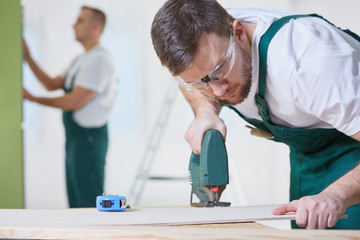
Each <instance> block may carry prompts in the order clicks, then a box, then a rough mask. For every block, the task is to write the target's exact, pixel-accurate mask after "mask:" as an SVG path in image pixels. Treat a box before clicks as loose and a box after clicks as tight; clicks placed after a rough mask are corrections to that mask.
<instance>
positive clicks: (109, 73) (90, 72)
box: [75, 52, 114, 93]
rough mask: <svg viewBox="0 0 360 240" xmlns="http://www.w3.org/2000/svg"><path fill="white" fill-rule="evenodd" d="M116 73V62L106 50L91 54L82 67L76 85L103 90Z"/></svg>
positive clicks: (97, 90)
mask: <svg viewBox="0 0 360 240" xmlns="http://www.w3.org/2000/svg"><path fill="white" fill-rule="evenodd" d="M113 74H114V64H113V62H112V59H111V57H110V56H109V55H108V54H107V53H106V52H99V53H97V54H93V55H91V56H89V58H88V59H86V60H85V61H84V63H83V64H82V66H81V67H80V70H79V73H78V74H77V77H76V78H77V81H76V83H75V85H76V86H80V87H83V88H87V89H90V90H93V91H95V92H97V93H100V92H103V91H104V90H105V88H106V86H107V85H108V82H109V81H111V79H112V77H113Z"/></svg>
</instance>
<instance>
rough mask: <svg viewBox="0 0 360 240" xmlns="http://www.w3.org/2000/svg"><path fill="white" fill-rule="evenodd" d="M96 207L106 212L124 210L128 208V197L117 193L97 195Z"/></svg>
mask: <svg viewBox="0 0 360 240" xmlns="http://www.w3.org/2000/svg"><path fill="white" fill-rule="evenodd" d="M96 208H97V209H98V210H99V211H105V212H123V211H125V209H126V198H125V197H123V196H116V195H101V196H97V197H96Z"/></svg>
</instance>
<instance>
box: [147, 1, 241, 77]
mask: <svg viewBox="0 0 360 240" xmlns="http://www.w3.org/2000/svg"><path fill="white" fill-rule="evenodd" d="M234 20H235V19H234V18H233V17H232V16H230V15H229V14H228V13H227V12H226V10H225V9H224V8H223V7H222V6H221V5H220V4H219V3H218V2H217V1H216V0H168V1H167V2H166V3H165V4H164V5H163V6H162V7H161V8H160V10H159V11H158V12H157V14H156V15H155V17H154V20H153V23H152V27H151V38H152V42H153V46H154V49H155V52H156V54H157V56H158V57H159V59H160V61H161V64H162V65H163V66H166V67H167V68H168V69H169V71H170V72H171V73H172V74H173V75H174V76H177V75H179V74H180V73H182V72H183V71H184V70H186V69H187V68H188V67H190V66H191V64H192V63H193V60H194V56H195V54H196V50H197V47H198V42H199V40H200V36H201V34H202V33H215V34H217V35H218V36H226V37H228V36H229V29H230V27H231V24H232V22H233V21H234Z"/></svg>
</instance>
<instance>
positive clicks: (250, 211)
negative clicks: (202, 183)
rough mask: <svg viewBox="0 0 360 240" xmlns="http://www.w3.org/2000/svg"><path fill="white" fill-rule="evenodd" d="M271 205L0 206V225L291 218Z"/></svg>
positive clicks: (185, 223)
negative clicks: (114, 208)
mask: <svg viewBox="0 0 360 240" xmlns="http://www.w3.org/2000/svg"><path fill="white" fill-rule="evenodd" d="M275 207H276V206H274V205H261V206H246V207H226V208H195V207H184V208H180V207H176V208H139V209H127V210H126V211H125V212H100V211H98V210H96V209H95V208H83V209H0V216H1V218H0V226H27V227H82V226H126V225H157V226H159V225H189V224H210V223H238V222H252V221H260V220H261V221H264V220H281V219H287V220H288V219H294V215H293V214H292V215H284V216H274V215H272V214H271V210H272V209H274V208H275Z"/></svg>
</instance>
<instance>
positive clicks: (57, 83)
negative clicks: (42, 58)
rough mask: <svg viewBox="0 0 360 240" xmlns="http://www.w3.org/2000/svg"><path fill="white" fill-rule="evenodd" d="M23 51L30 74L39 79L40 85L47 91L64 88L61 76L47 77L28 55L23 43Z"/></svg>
mask: <svg viewBox="0 0 360 240" xmlns="http://www.w3.org/2000/svg"><path fill="white" fill-rule="evenodd" d="M23 49H24V59H25V60H26V62H27V63H28V64H29V66H30V68H31V70H32V72H33V73H34V74H35V76H36V78H37V79H39V81H40V82H41V84H42V85H43V86H44V87H45V88H46V89H47V90H49V91H52V90H57V89H60V88H63V87H64V78H63V77H62V76H57V77H55V78H52V77H50V76H49V75H47V74H46V73H45V72H44V71H43V70H42V69H41V68H40V67H39V65H38V64H37V63H36V62H35V60H34V59H33V58H32V56H31V54H30V50H29V47H28V46H27V44H26V42H25V41H24V42H23Z"/></svg>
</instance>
